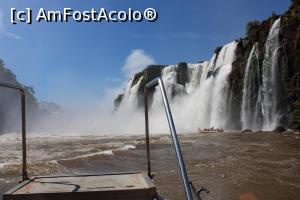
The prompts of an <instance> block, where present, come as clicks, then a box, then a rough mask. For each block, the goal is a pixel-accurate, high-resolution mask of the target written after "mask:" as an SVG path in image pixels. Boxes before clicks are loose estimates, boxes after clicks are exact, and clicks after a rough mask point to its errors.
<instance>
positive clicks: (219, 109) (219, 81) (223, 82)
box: [210, 42, 237, 128]
mask: <svg viewBox="0 0 300 200" xmlns="http://www.w3.org/2000/svg"><path fill="white" fill-rule="evenodd" d="M236 47H237V42H232V43H229V44H227V45H225V46H224V47H223V48H222V49H221V51H220V53H219V55H218V58H217V61H216V66H215V68H214V69H215V70H214V73H217V75H216V76H214V85H213V88H212V92H213V93H212V95H211V96H212V98H211V100H212V102H211V106H212V107H211V120H210V126H214V127H219V128H220V127H221V128H224V126H225V122H226V121H225V120H226V113H225V112H226V104H227V101H226V99H227V90H228V80H227V79H228V75H229V74H230V72H231V69H232V63H233V61H234V60H235V50H236Z"/></svg>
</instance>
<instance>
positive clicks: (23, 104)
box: [0, 82, 29, 181]
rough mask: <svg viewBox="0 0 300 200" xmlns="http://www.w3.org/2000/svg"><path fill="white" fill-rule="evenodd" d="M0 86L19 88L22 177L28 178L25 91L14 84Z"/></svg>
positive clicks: (1, 84)
mask: <svg viewBox="0 0 300 200" xmlns="http://www.w3.org/2000/svg"><path fill="white" fill-rule="evenodd" d="M0 86H1V87H5V88H10V89H15V90H19V91H20V94H21V109H22V156H23V160H22V163H23V166H22V179H23V181H24V180H28V179H29V178H28V173H27V158H26V110H25V107H26V106H25V91H24V89H23V88H21V87H19V86H15V85H10V84H7V83H1V82H0Z"/></svg>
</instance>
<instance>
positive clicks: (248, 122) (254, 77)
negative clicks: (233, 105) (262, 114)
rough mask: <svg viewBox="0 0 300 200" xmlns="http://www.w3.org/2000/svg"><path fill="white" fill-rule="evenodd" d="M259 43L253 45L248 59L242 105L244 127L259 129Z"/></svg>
mask: <svg viewBox="0 0 300 200" xmlns="http://www.w3.org/2000/svg"><path fill="white" fill-rule="evenodd" d="M258 61H259V60H258V49H257V43H256V44H255V45H254V46H253V47H252V50H251V52H250V55H249V57H248V60H247V64H246V69H245V74H244V83H243V99H242V105H241V122H242V129H259V125H258V122H257V119H258V118H257V117H255V112H256V110H257V105H256V102H257V96H258V95H257V91H258V89H259V88H258V87H259V84H260V83H259V76H260V74H259V63H258Z"/></svg>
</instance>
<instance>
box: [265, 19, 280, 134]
mask: <svg viewBox="0 0 300 200" xmlns="http://www.w3.org/2000/svg"><path fill="white" fill-rule="evenodd" d="M279 31H280V18H279V19H277V20H276V21H275V22H274V23H273V25H272V28H271V30H270V32H269V35H268V38H267V41H266V44H265V56H264V61H263V73H262V81H263V83H262V87H261V95H262V98H261V103H262V105H261V107H262V116H263V127H262V128H263V130H273V129H275V128H276V127H277V125H278V120H279V118H280V114H279V113H278V108H277V103H278V95H277V94H278V91H277V88H278V80H279V79H278V78H279V73H278V50H279V48H280V44H279Z"/></svg>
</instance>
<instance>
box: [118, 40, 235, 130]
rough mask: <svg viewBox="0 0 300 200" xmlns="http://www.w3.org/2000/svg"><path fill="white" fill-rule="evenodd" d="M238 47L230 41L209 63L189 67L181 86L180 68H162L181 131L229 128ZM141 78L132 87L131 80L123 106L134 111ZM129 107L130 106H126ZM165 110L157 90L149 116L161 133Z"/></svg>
mask: <svg viewBox="0 0 300 200" xmlns="http://www.w3.org/2000/svg"><path fill="white" fill-rule="evenodd" d="M237 44H238V43H237V42H231V43H229V44H227V45H224V46H223V47H222V49H221V50H220V52H219V53H218V54H214V55H213V56H212V58H211V59H210V61H205V62H202V63H196V64H187V74H188V80H187V82H186V83H185V84H184V85H183V84H179V83H178V76H177V75H178V65H169V66H166V67H164V68H163V69H162V72H161V77H162V79H163V81H164V85H165V88H166V92H167V96H168V99H169V101H170V103H171V107H172V111H173V113H174V119H175V122H176V125H177V128H178V130H180V131H195V130H197V129H198V128H208V127H211V126H213V127H215V128H226V127H225V122H226V120H227V117H226V116H227V113H226V112H228V111H227V110H228V109H227V106H228V105H229V103H228V102H227V99H228V98H227V95H228V76H229V74H230V72H231V69H232V63H233V61H234V60H235V51H236V47H237ZM141 79H142V78H140V80H139V81H138V82H137V83H136V84H134V85H132V80H131V81H129V83H128V84H127V87H126V89H125V95H124V101H123V102H122V104H121V107H130V108H131V109H132V108H134V107H135V106H136V105H137V103H136V100H135V99H137V98H138V97H137V95H138V88H139V85H140V81H141ZM126 104H130V105H131V106H126ZM119 110H122V108H121V109H119ZM163 111H164V110H163V109H162V98H161V94H160V91H159V88H156V89H155V91H154V94H153V100H152V105H151V106H150V114H151V115H155V117H153V118H152V119H153V122H152V123H153V124H155V128H157V129H159V128H160V129H159V131H162V130H166V129H167V126H166V125H167V124H165V125H163V126H164V127H161V126H162V125H161V124H162V123H161V119H162V118H163V116H162V115H163V114H164V113H163ZM158 127H159V128H158ZM157 129H156V130H157Z"/></svg>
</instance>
